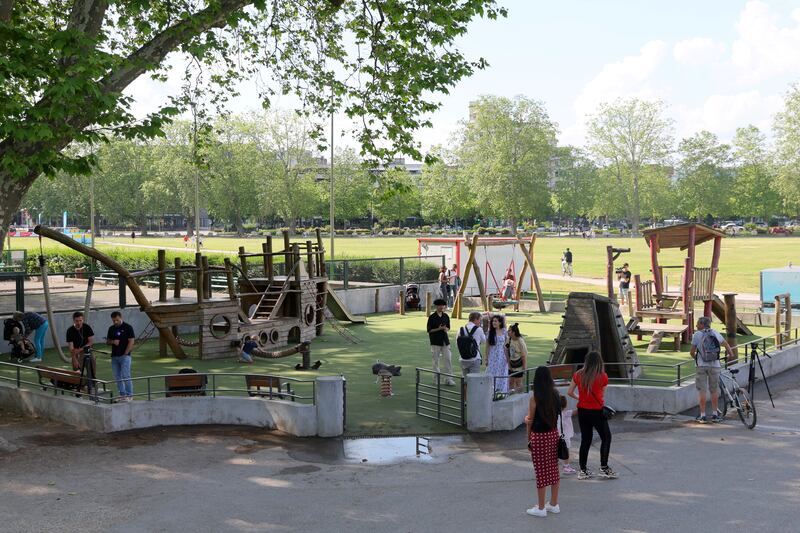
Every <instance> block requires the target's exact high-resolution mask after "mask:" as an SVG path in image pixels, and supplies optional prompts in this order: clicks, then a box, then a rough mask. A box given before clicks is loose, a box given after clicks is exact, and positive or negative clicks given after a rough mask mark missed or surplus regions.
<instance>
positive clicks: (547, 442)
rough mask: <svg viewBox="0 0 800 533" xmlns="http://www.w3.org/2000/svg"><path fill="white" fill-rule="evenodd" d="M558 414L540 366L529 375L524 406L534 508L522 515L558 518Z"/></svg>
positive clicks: (549, 380)
mask: <svg viewBox="0 0 800 533" xmlns="http://www.w3.org/2000/svg"><path fill="white" fill-rule="evenodd" d="M560 414H561V400H560V398H559V395H558V392H556V388H555V384H554V383H553V377H552V376H551V375H550V369H549V368H548V367H546V366H540V367H538V368H537V369H536V372H535V373H534V374H533V394H531V399H530V401H529V402H528V414H527V415H526V416H525V426H526V428H527V430H528V431H527V435H528V449H529V450H530V452H531V460H532V461H533V470H534V472H535V473H536V496H537V505H535V506H533V507H531V508H530V509H528V510H526V511H525V512H526V513H528V514H529V515H531V516H547V513H548V512H550V513H553V514H558V513H560V512H561V508H559V506H558V489H559V485H560V484H561V475H560V473H559V471H558V438H559V435H560V433H559V429H558V419H559V416H560ZM547 487H550V501H549V502H547V503H545V497H546V496H547Z"/></svg>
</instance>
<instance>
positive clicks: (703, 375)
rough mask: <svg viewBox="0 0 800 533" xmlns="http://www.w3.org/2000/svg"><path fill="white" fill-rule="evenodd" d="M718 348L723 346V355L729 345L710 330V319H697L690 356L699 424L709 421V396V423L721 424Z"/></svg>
mask: <svg viewBox="0 0 800 533" xmlns="http://www.w3.org/2000/svg"><path fill="white" fill-rule="evenodd" d="M720 346H725V353H726V354H727V353H730V351H731V345H730V344H728V341H727V340H725V337H723V336H722V335H720V334H719V332H718V331H716V330H713V329H711V319H710V318H709V317H707V316H702V317H700V318H698V319H697V331H695V332H694V335H692V349H691V352H690V353H691V355H692V358H693V359H694V362H695V365H696V366H697V368H696V370H695V377H694V383H695V387H697V399H698V401H699V402H700V414H699V415H697V418H695V420H696V421H697V422H699V423H701V424H705V423H706V422H708V421H709V419H708V418H707V417H706V395H707V394H711V410H712V415H711V422H722V417H721V416H719V411H718V402H719V374H720V372H722V365H720V362H719V352H720Z"/></svg>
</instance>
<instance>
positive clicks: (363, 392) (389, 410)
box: [0, 312, 770, 435]
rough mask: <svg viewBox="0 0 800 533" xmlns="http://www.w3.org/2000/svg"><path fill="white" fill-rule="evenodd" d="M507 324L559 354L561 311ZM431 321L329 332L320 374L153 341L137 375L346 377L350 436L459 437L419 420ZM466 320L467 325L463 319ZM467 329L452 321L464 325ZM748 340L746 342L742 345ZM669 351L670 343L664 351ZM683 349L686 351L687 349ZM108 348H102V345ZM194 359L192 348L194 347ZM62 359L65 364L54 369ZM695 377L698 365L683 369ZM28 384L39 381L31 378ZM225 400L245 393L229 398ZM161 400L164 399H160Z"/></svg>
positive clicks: (656, 357)
mask: <svg viewBox="0 0 800 533" xmlns="http://www.w3.org/2000/svg"><path fill="white" fill-rule="evenodd" d="M507 316H508V319H509V322H511V323H513V322H519V325H520V330H521V332H522V334H523V335H524V336H525V339H526V342H527V345H528V350H529V353H530V356H529V357H530V359H529V363H528V364H529V366H534V365H538V364H542V363H544V362H545V361H546V360H547V358H548V356H549V354H550V350H551V349H552V348H553V339H554V338H555V337H556V335H557V333H558V328H559V325H560V324H561V313H547V314H540V313H528V312H519V313H514V312H508V313H507ZM425 320H426V317H425V316H424V315H423V314H422V313H420V312H416V313H409V314H407V315H405V316H399V315H396V314H380V315H371V316H369V317H368V323H367V324H365V325H350V326H348V328H349V330H350V331H351V332H352V333H354V334H355V335H356V336H357V337H358V338H359V339H360V342H359V343H358V344H351V343H350V342H348V341H347V340H345V339H344V338H342V337H341V336H340V335H338V334H337V333H336V332H335V331H332V330H331V329H330V328H326V329H325V333H324V335H322V336H321V337H319V338H317V339H316V340H314V341H313V343H312V345H311V358H312V361H316V360H320V361H322V363H323V364H322V367H321V368H320V369H319V370H318V371H296V370H294V365H295V364H297V363H298V362H299V361H300V358H299V356H291V357H287V358H284V359H276V360H264V359H256V363H255V364H253V365H242V364H239V363H236V362H235V360H233V359H217V360H211V361H201V360H199V359H196V358H190V359H187V360H182V361H181V360H177V359H174V358H171V357H170V358H159V357H158V356H157V352H158V342H156V341H153V340H151V341H148V342H147V343H145V344H144V345H143V346H142V347H140V348H139V349H137V350H136V351H135V353H134V360H133V369H132V372H133V376H134V377H139V376H148V375H159V374H169V373H176V372H177V371H178V370H180V369H181V368H185V367H191V368H194V369H195V370H197V371H199V372H208V373H224V372H254V373H268V374H277V375H280V376H288V377H297V378H300V379H313V378H314V377H317V376H324V375H338V374H343V375H344V376H345V377H346V379H347V433H348V434H350V435H372V434H375V435H413V434H433V433H446V432H453V431H460V428H457V427H456V426H453V425H448V424H444V423H442V422H438V421H435V420H431V419H428V418H424V417H421V416H418V415H417V414H416V413H415V401H414V400H415V372H414V368H415V367H421V368H430V367H431V357H430V348H429V343H428V337H427V335H426V333H425ZM462 322H466V321H465V320H464V321H462ZM461 325H462V323H460V322H459V323H455V322H454V323H453V327H454V328H457V327H460V326H461ZM755 333H756V334H758V335H765V334H769V333H770V331H769V328H760V329H757V331H756V332H755ZM450 337H451V342H453V344H454V342H455V333H451V335H450ZM743 340H744V339H743ZM636 346H637V350H638V352H639V357H640V360H641V362H643V363H661V364H675V363H678V362H680V361H686V360H687V359H688V357H689V355H688V352H687V351H684V352H672V351H667V350H662V351H660V352H659V353H658V354H646V353H645V348H646V347H647V339H645V340H643V341H641V342H637V343H636ZM670 346H671V345H670V344H669V343H668V342H665V343H664V345H663V346H662V347H663V348H668V347H670ZM687 348H688V347H687V346H684V349H687ZM101 349H102V347H101ZM453 350H454V352H456V353H454V355H453V367H454V372H456V373H460V367H459V366H458V355H457V350H456V349H455V346H453ZM188 351H189V352H190V353H191V351H192V350H191V349H188ZM377 360H381V361H383V362H386V363H391V364H396V365H402V367H403V370H402V376H400V377H395V378H393V379H392V386H393V391H394V396H392V397H389V398H384V397H381V396H380V394H379V385H378V384H377V383H376V379H375V376H374V375H373V374H372V371H371V367H372V364H373V363H375V362H376V361H377ZM57 361H58V363H59V364H56V362H57ZM45 363H46V364H47V365H50V366H61V367H64V366H65V365H62V364H60V360H59V359H58V356H57V355H56V354H55V352H54V351H52V350H48V352H47V354H46V357H45ZM685 369H686V370H689V371H692V366H691V365H689V366H687V367H685ZM97 370H98V377H99V378H100V379H107V380H111V379H112V377H111V364H110V361H109V358H108V356H105V355H102V354H99V355H98V363H97ZM0 373H2V374H3V375H5V376H7V377H9V378H11V377H13V372H12V371H11V370H9V369H8V368H0ZM643 377H646V378H649V379H662V380H672V379H674V378H675V371H674V369H671V368H647V369H645V372H644V376H643ZM28 379H34V380H35V378H33V376H32V374H31V375H30V376H29V378H28ZM215 381H216V386H217V387H227V388H231V389H242V388H243V387H244V380H243V378H241V377H231V376H219V377H218V378H217V379H216V380H215ZM135 389H136V390H135V392H136V393H145V392H147V386H146V383H145V382H137V383H136V384H135ZM295 389H296V390H297V392H298V393H299V394H301V395H310V394H311V387H310V385H308V384H302V383H300V384H295ZM160 390H163V378H158V379H154V380H152V381H151V392H153V393H155V392H156V391H160ZM226 394H244V393H243V392H228V393H226ZM155 396H160V395H158V394H155Z"/></svg>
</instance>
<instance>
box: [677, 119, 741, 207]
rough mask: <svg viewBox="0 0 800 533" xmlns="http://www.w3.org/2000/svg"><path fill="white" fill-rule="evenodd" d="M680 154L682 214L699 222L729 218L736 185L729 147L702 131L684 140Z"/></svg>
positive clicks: (679, 172)
mask: <svg viewBox="0 0 800 533" xmlns="http://www.w3.org/2000/svg"><path fill="white" fill-rule="evenodd" d="M678 153H679V155H680V158H681V160H680V163H679V164H678V169H677V174H678V181H677V188H678V198H679V200H678V201H679V204H680V206H681V209H682V212H683V213H684V214H686V215H687V216H689V217H692V218H694V219H696V220H697V221H702V220H703V219H704V217H706V216H707V215H711V216H713V217H721V216H725V215H728V214H729V213H730V212H731V209H730V190H731V186H732V185H733V179H732V173H731V170H730V164H731V149H730V146H728V145H727V144H721V143H720V142H719V139H717V136H716V135H714V134H713V133H711V132H709V131H701V132H699V133H696V134H695V135H693V136H691V137H688V138H686V139H683V140H681V142H680V143H679V145H678Z"/></svg>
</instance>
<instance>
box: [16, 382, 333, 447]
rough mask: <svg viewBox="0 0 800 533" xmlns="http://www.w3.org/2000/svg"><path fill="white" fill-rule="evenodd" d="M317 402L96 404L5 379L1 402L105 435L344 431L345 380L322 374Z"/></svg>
mask: <svg viewBox="0 0 800 533" xmlns="http://www.w3.org/2000/svg"><path fill="white" fill-rule="evenodd" d="M315 389H316V392H317V398H316V405H307V404H301V403H297V402H291V401H288V400H266V399H262V398H242V397H226V396H217V397H211V396H187V397H180V398H163V399H158V400H151V401H139V400H137V401H133V402H121V403H115V404H96V403H94V402H92V401H89V400H84V399H81V398H75V397H74V396H71V395H68V394H64V395H62V394H61V393H59V394H58V395H56V394H54V393H53V391H47V392H45V391H40V390H31V389H18V388H16V387H15V386H13V385H11V384H8V383H0V405H7V406H11V407H14V408H16V409H18V410H21V411H23V412H24V413H26V414H28V415H29V416H34V417H41V418H47V419H50V420H56V421H59V422H63V423H65V424H69V425H71V426H75V427H77V428H80V429H88V430H91V431H97V432H101V433H111V432H115V431H125V430H129V429H142V428H150V427H156V426H183V425H205V424H231V425H244V426H255V427H261V428H266V429H277V430H280V431H285V432H286V433H289V434H291V435H294V436H297V437H311V436H314V435H318V436H321V437H335V436H339V435H341V434H342V433H343V432H344V420H343V417H342V415H343V412H344V380H343V379H342V378H341V377H338V376H330V377H321V378H317V384H316V388H315Z"/></svg>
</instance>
